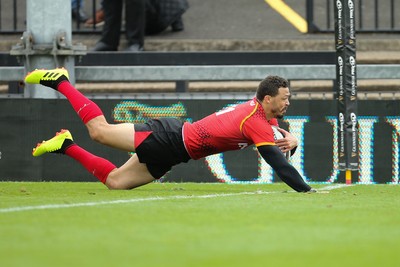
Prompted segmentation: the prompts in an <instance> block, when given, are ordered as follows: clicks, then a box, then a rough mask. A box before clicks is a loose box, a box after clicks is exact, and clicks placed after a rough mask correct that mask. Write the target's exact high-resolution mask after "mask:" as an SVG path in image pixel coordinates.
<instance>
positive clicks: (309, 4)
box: [306, 0, 400, 33]
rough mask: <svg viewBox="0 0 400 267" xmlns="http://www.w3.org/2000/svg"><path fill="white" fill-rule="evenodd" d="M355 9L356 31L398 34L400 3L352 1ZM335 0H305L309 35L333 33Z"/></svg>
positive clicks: (390, 1)
mask: <svg viewBox="0 0 400 267" xmlns="http://www.w3.org/2000/svg"><path fill="white" fill-rule="evenodd" d="M342 2H344V3H346V2H347V3H346V4H350V2H351V3H353V6H354V9H355V16H356V17H355V20H356V31H357V32H365V33H398V32H400V15H399V14H400V1H398V0H379V1H378V0H352V1H347V0H346V1H342ZM335 4H337V1H336V0H317V1H314V0H306V19H307V23H308V32H309V33H328V32H334V30H335V24H334V16H333V11H334V5H335Z"/></svg>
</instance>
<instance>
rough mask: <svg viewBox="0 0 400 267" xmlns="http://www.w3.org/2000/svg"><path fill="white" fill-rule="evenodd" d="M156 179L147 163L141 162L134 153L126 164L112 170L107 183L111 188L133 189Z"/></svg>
mask: <svg viewBox="0 0 400 267" xmlns="http://www.w3.org/2000/svg"><path fill="white" fill-rule="evenodd" d="M154 180H155V179H154V177H153V176H152V175H151V174H150V172H149V170H148V169H147V166H146V164H144V163H140V162H139V159H138V157H137V155H136V154H134V155H133V156H132V157H131V158H129V160H128V161H127V162H126V163H125V164H124V165H122V166H121V167H119V168H117V169H114V170H113V171H111V172H110V174H109V175H108V177H107V180H106V182H105V185H106V186H107V187H108V188H110V189H132V188H136V187H139V186H142V185H145V184H148V183H150V182H153V181H154Z"/></svg>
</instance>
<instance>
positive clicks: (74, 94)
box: [57, 81, 103, 124]
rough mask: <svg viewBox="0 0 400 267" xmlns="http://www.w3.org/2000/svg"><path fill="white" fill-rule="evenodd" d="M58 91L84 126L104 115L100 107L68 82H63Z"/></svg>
mask: <svg viewBox="0 0 400 267" xmlns="http://www.w3.org/2000/svg"><path fill="white" fill-rule="evenodd" d="M57 90H58V91H59V92H60V93H62V94H63V95H64V96H65V97H66V98H67V99H68V101H69V102H70V103H71V105H72V107H73V109H74V110H75V112H76V113H77V114H78V116H79V117H80V118H81V120H82V121H83V123H84V124H86V123H87V122H88V121H90V120H91V119H93V118H95V117H97V116H100V115H103V112H102V111H101V109H100V108H99V106H97V105H96V104H95V103H94V102H93V101H91V100H89V99H88V98H87V97H86V96H84V95H83V94H82V93H81V92H79V91H78V90H76V89H75V87H73V86H72V84H71V83H69V82H68V81H64V82H61V83H60V84H59V85H58V88H57Z"/></svg>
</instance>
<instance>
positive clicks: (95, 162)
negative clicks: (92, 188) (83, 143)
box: [65, 144, 116, 184]
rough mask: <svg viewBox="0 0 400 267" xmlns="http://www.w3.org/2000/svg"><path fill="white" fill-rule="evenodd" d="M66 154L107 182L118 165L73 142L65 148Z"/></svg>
mask: <svg viewBox="0 0 400 267" xmlns="http://www.w3.org/2000/svg"><path fill="white" fill-rule="evenodd" d="M65 155H67V156H70V157H71V158H73V159H75V160H76V161H78V162H79V163H81V164H82V166H83V167H85V169H86V170H88V171H89V172H90V173H91V174H93V175H94V176H95V177H96V178H97V179H99V181H100V182H102V183H103V184H105V183H106V180H107V177H108V175H109V174H110V172H111V171H112V170H114V169H115V168H116V167H115V165H114V164H112V163H111V162H109V161H108V160H106V159H103V158H100V157H98V156H95V155H93V154H92V153H90V152H88V151H86V150H85V149H83V148H81V147H80V146H78V145H76V144H73V145H71V146H70V147H68V148H67V149H66V150H65Z"/></svg>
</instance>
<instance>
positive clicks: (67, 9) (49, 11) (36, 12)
mask: <svg viewBox="0 0 400 267" xmlns="http://www.w3.org/2000/svg"><path fill="white" fill-rule="evenodd" d="M26 10H27V16H26V18H27V31H28V32H30V33H31V34H32V36H33V40H32V42H33V48H34V49H35V47H39V46H40V45H46V46H47V47H50V51H51V50H52V49H51V47H53V46H54V43H55V38H56V36H57V34H58V33H59V32H61V31H63V32H65V34H66V39H67V40H66V43H67V44H68V45H71V43H72V33H71V32H72V29H71V28H72V27H71V1H65V0H27V7H26ZM53 50H54V49H53ZM54 52H55V51H53V53H54ZM25 64H26V66H25V69H26V70H27V71H32V70H35V69H53V68H57V67H64V68H66V69H68V71H69V73H70V80H71V82H75V73H74V67H75V62H74V57H73V56H62V57H60V56H56V55H54V54H51V52H49V53H48V54H45V53H35V54H33V55H29V61H27V62H25ZM24 96H25V97H28V98H29V97H30V98H58V97H59V94H58V92H56V91H54V90H52V89H50V88H46V87H44V86H42V85H32V84H28V85H27V86H26V88H25V93H24Z"/></svg>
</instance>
